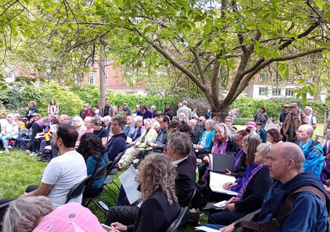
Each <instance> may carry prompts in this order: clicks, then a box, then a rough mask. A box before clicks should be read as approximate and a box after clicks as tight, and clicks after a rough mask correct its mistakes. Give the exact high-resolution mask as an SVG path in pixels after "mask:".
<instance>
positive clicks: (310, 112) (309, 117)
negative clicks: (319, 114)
mask: <svg viewBox="0 0 330 232" xmlns="http://www.w3.org/2000/svg"><path fill="white" fill-rule="evenodd" d="M304 113H305V114H306V117H307V121H308V125H311V126H312V127H313V128H314V130H315V128H316V126H317V121H316V117H315V116H314V115H313V109H312V107H310V106H306V107H305V111H304Z"/></svg>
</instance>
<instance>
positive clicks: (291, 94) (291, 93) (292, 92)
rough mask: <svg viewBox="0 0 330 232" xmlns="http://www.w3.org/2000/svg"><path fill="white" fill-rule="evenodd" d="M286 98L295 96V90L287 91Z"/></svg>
mask: <svg viewBox="0 0 330 232" xmlns="http://www.w3.org/2000/svg"><path fill="white" fill-rule="evenodd" d="M285 96H294V89H285Z"/></svg>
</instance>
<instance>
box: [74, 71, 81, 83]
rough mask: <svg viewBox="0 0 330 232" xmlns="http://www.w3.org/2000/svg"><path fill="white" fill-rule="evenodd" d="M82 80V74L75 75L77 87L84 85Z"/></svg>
mask: <svg viewBox="0 0 330 232" xmlns="http://www.w3.org/2000/svg"><path fill="white" fill-rule="evenodd" d="M82 79H83V77H82V74H81V73H77V74H76V75H75V80H74V82H75V84H76V85H80V84H81V83H82Z"/></svg>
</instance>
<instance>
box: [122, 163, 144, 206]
mask: <svg viewBox="0 0 330 232" xmlns="http://www.w3.org/2000/svg"><path fill="white" fill-rule="evenodd" d="M136 175H137V171H136V170H135V168H134V167H133V165H131V166H130V167H129V168H128V169H127V170H126V172H124V173H123V174H121V175H120V176H119V180H120V182H121V184H122V185H123V187H124V189H125V192H126V196H127V199H128V201H129V203H130V204H133V203H134V202H136V201H137V200H138V199H139V197H140V196H141V192H140V191H138V190H137V189H138V187H139V183H138V182H136V181H135V176H136Z"/></svg>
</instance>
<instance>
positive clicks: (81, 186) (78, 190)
mask: <svg viewBox="0 0 330 232" xmlns="http://www.w3.org/2000/svg"><path fill="white" fill-rule="evenodd" d="M91 179H92V175H89V176H87V177H85V178H84V179H83V180H82V181H80V182H79V183H78V184H76V185H75V186H73V187H72V188H71V189H70V191H69V193H68V195H67V196H66V202H65V203H68V202H69V201H70V200H71V199H74V198H77V197H79V196H80V195H81V194H83V192H84V190H85V187H86V186H87V184H88V182H89V181H90V180H91Z"/></svg>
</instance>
